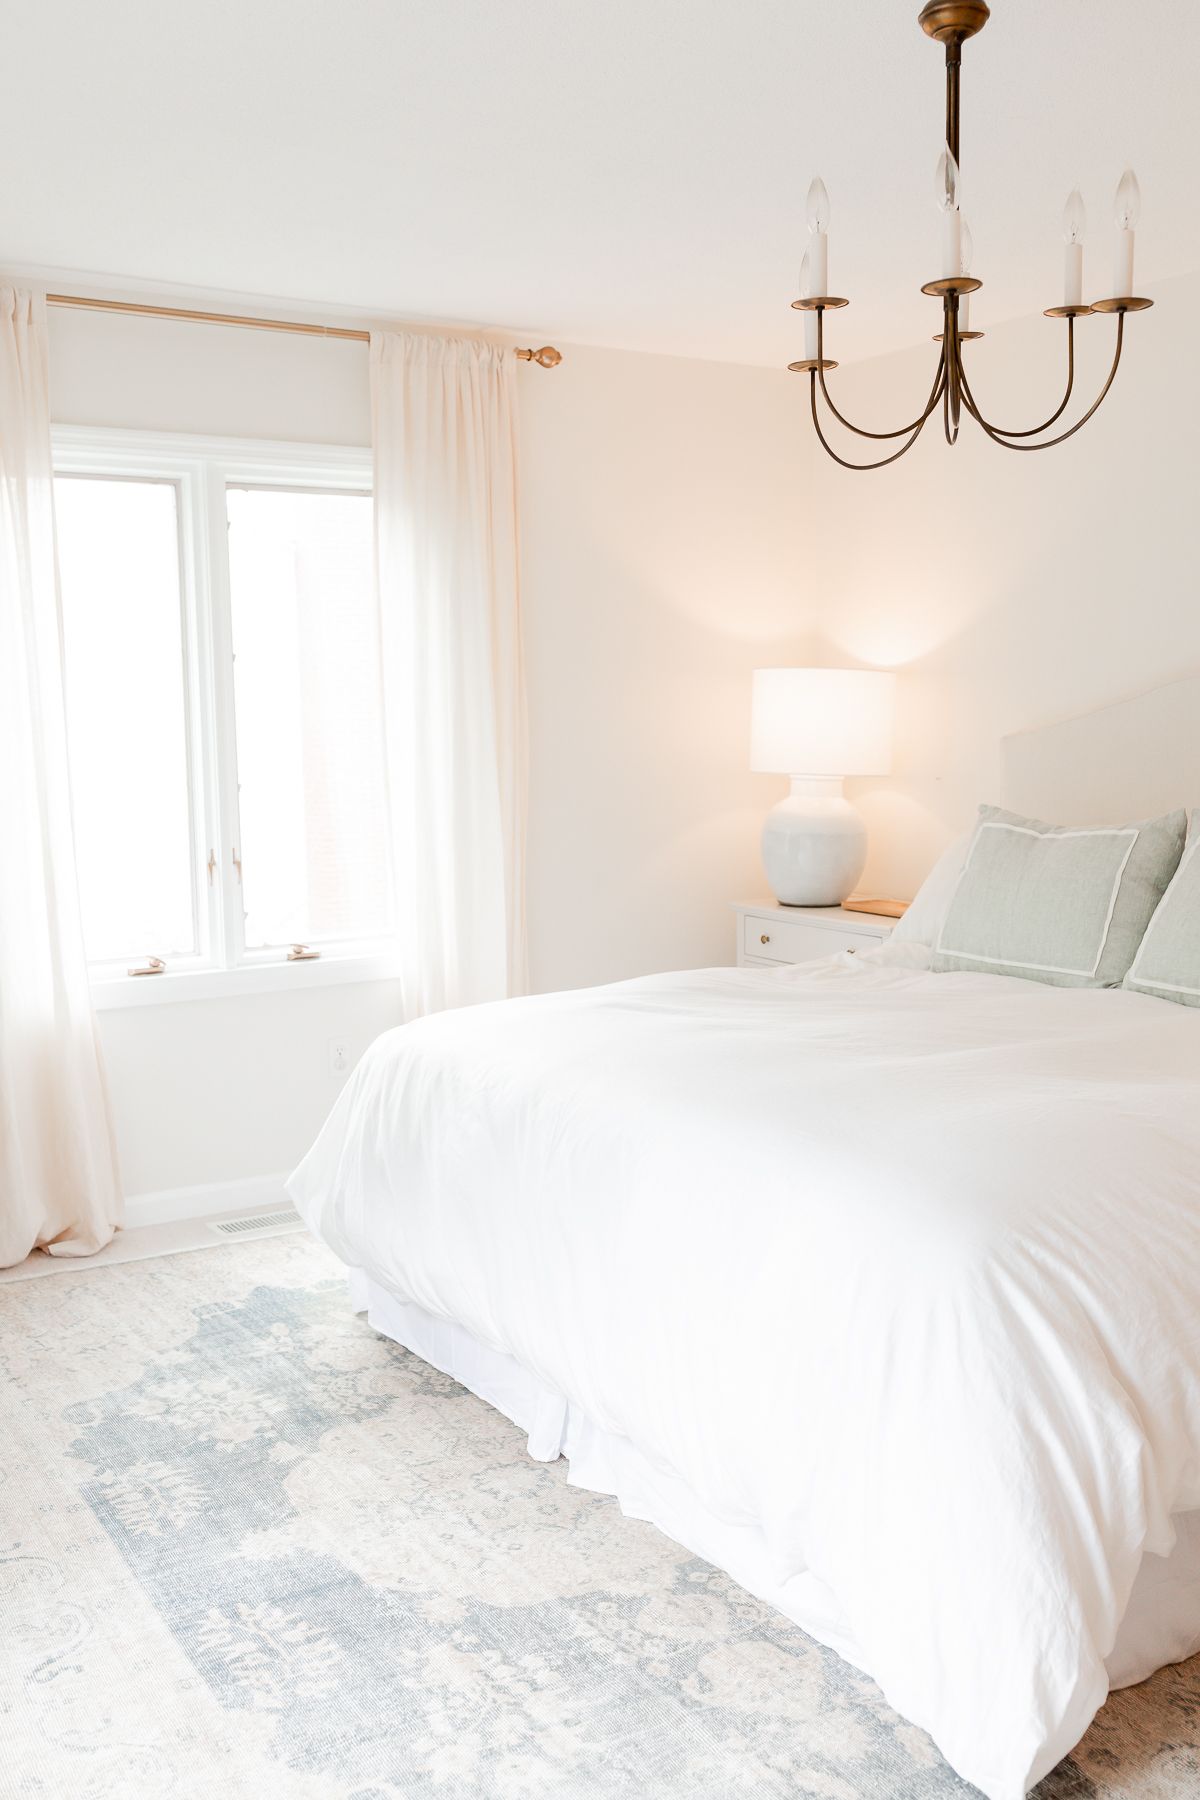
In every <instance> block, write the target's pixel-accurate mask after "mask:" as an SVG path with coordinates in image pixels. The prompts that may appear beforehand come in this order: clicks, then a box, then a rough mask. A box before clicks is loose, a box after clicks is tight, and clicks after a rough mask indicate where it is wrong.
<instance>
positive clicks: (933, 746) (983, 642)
mask: <svg viewBox="0 0 1200 1800" xmlns="http://www.w3.org/2000/svg"><path fill="white" fill-rule="evenodd" d="M1155 294H1156V305H1155V308H1154V310H1153V311H1152V312H1147V313H1142V314H1140V315H1135V316H1133V317H1131V318H1130V319H1129V321H1128V328H1127V332H1126V349H1125V352H1124V355H1123V357H1122V363H1121V368H1120V370H1119V372H1118V375H1117V379H1116V383H1115V385H1114V387H1113V389H1112V392H1111V393H1110V395H1109V397H1108V399H1107V400H1106V401H1105V403H1104V405H1103V407H1102V408H1101V410H1100V411H1099V412H1098V413H1097V415H1096V417H1095V418H1094V419H1093V420H1092V421H1091V423H1090V424H1089V425H1087V426H1085V427H1084V429H1083V430H1082V431H1081V432H1080V433H1079V435H1078V436H1077V437H1075V438H1073V439H1072V440H1071V442H1070V443H1067V444H1063V445H1060V446H1059V447H1058V448H1057V449H1053V450H1047V451H1045V452H1044V453H1039V454H1016V453H1012V452H1009V451H1007V450H1003V449H1000V448H999V447H997V446H995V445H993V444H991V443H990V442H988V441H987V440H986V439H985V438H984V437H983V435H982V433H981V432H980V431H979V430H978V428H977V427H976V426H975V425H974V424H973V422H972V421H970V420H964V423H963V427H962V435H961V438H960V441H959V443H958V445H957V447H956V448H955V449H953V450H950V449H948V448H947V446H946V445H945V443H944V441H943V439H942V436H941V430H940V424H935V422H933V421H931V423H930V426H929V427H927V429H926V432H925V435H924V436H923V437H922V438H921V440H920V441H919V442H918V443H917V445H916V446H914V448H913V450H912V451H911V452H910V454H909V455H908V456H907V457H905V458H904V459H902V460H901V461H900V462H899V463H897V464H896V465H895V466H894V467H892V468H890V469H881V470H878V471H876V472H874V473H871V474H857V475H855V474H848V473H846V472H845V471H844V470H840V469H838V468H836V467H835V466H834V465H833V464H831V463H829V462H828V460H827V459H826V458H824V456H823V455H819V453H818V455H819V460H818V456H814V457H813V459H812V466H811V467H808V466H807V465H806V477H807V499H808V503H809V505H810V507H811V509H812V510H811V517H812V520H813V528H814V550H813V568H814V570H815V571H816V573H817V575H818V586H819V592H820V599H819V614H820V617H819V643H818V647H817V654H818V656H819V658H820V660H822V661H828V662H830V663H836V662H845V661H848V662H862V663H866V664H875V665H878V666H881V667H895V668H898V669H899V670H900V671H901V672H902V675H903V679H902V680H901V681H900V682H899V683H898V693H897V704H898V711H899V718H898V728H897V754H896V768H895V772H894V774H893V776H892V777H891V779H889V780H888V781H886V782H871V783H866V782H860V783H856V784H853V787H852V790H851V791H852V792H853V793H854V797H855V798H856V799H857V801H858V803H859V804H860V805H861V806H862V808H863V810H864V812H865V813H866V814H867V818H868V823H869V825H870V828H871V845H872V854H871V861H870V863H869V865H868V869H867V874H866V877H865V882H866V885H868V886H869V887H871V888H872V889H873V890H874V891H876V892H883V893H896V894H900V895H909V894H911V893H912V892H913V891H914V890H915V887H916V885H917V884H918V883H919V881H920V880H921V878H922V876H923V875H924V874H925V872H926V871H927V869H928V867H929V865H930V863H931V861H932V859H933V857H934V856H935V855H936V853H937V851H938V850H939V849H940V848H941V847H942V845H943V844H944V843H945V842H946V841H947V839H948V838H949V836H950V835H952V834H953V833H954V832H956V831H958V830H960V829H962V828H963V827H965V826H966V824H967V823H968V822H969V820H970V818H971V816H972V815H973V812H974V808H975V806H976V804H977V803H978V802H979V801H980V800H985V799H998V798H999V797H1000V795H999V767H1000V764H999V740H1000V738H1001V737H1002V736H1004V735H1005V734H1007V733H1008V732H1012V731H1019V730H1023V729H1027V728H1029V727H1032V726H1036V725H1042V724H1047V723H1050V722H1052V721H1054V720H1056V719H1061V718H1066V717H1070V716H1072V715H1073V714H1076V713H1080V712H1086V711H1088V710H1089V709H1090V708H1092V707H1095V706H1099V705H1102V704H1104V703H1106V702H1109V701H1112V700H1116V699H1121V698H1124V697H1125V696H1127V695H1131V694H1135V693H1138V692H1141V691H1143V690H1145V689H1147V688H1150V687H1153V686H1154V685H1156V684H1157V683H1159V682H1161V681H1164V680H1168V679H1170V678H1171V677H1173V676H1176V675H1180V674H1184V673H1187V672H1189V671H1192V670H1196V669H1200V605H1197V575H1196V565H1197V530H1196V452H1195V446H1194V442H1193V431H1194V421H1195V412H1196V402H1197V398H1198V397H1200V344H1198V342H1197V336H1196V333H1195V331H1194V329H1193V322H1194V319H1195V316H1196V308H1197V303H1198V302H1200V279H1198V278H1195V277H1191V278H1186V279H1180V280H1177V281H1170V282H1163V283H1160V284H1158V285H1157V286H1156V289H1155ZM985 298H986V290H985V292H984V294H983V295H981V296H980V300H981V301H982V300H983V299H985ZM976 309H977V315H978V316H977V318H976V320H975V321H973V323H976V324H981V325H986V316H985V308H984V307H983V306H982V305H980V304H979V302H976ZM845 318H846V320H847V321H850V320H852V319H853V313H852V312H850V313H847V314H846V315H845ZM834 331H835V334H836V338H837V339H838V340H840V338H841V335H842V334H843V333H844V334H845V336H846V337H847V338H849V337H850V336H851V333H852V325H851V324H850V323H846V324H845V325H843V324H842V323H841V321H840V320H839V321H838V322H837V323H836V324H835V327H834ZM1077 334H1078V340H1079V344H1080V359H1079V360H1080V370H1079V376H1078V384H1077V392H1078V393H1079V395H1080V396H1085V395H1086V396H1087V400H1088V403H1090V399H1091V398H1092V397H1093V395H1094V394H1095V393H1096V392H1098V391H1099V387H1100V385H1101V382H1102V380H1103V376H1104V373H1105V372H1106V369H1107V364H1108V359H1109V357H1110V356H1111V351H1112V344H1113V338H1114V334H1115V321H1113V320H1112V319H1111V318H1099V317H1097V318H1088V319H1083V320H1082V321H1080V323H1079V326H1078V328H1077ZM1064 335H1065V328H1064V327H1063V326H1062V325H1061V324H1052V323H1051V322H1050V321H1048V320H1046V319H1043V318H1041V317H1038V318H1035V319H1027V320H1022V321H1019V322H1017V323H1014V324H1010V325H1002V326H1000V327H999V328H992V327H991V326H987V333H986V336H985V337H984V339H983V340H982V341H981V342H979V343H977V344H974V345H972V346H969V348H968V354H969V356H970V363H969V366H968V378H969V379H970V380H971V382H972V386H973V389H974V391H975V394H976V398H977V399H978V400H979V402H980V404H981V406H982V407H983V408H984V411H985V412H990V413H992V414H993V415H994V416H995V418H996V420H997V422H998V423H1000V424H1002V425H1010V426H1022V425H1025V424H1032V423H1035V422H1036V421H1037V419H1039V418H1044V417H1045V416H1046V415H1047V414H1048V413H1049V412H1050V411H1051V410H1052V408H1053V406H1054V405H1056V404H1057V401H1058V399H1059V398H1060V397H1061V389H1062V383H1063V378H1064V374H1065V346H1064V344H1063V342H1062V339H1063V336H1064ZM932 349H933V346H932V345H926V346H923V347H922V348H921V349H919V350H916V351H909V352H905V353H903V354H901V355H896V356H890V357H885V358H881V359H879V360H877V361H874V362H869V363H862V364H859V365H857V366H853V367H846V366H843V367H842V368H841V369H840V370H839V371H838V373H837V375H836V376H834V377H831V378H830V379H831V384H832V382H833V381H836V382H837V383H838V387H837V389H836V392H835V399H837V401H838V404H839V407H840V408H841V410H842V411H843V412H846V413H847V414H848V416H849V417H851V418H853V419H855V421H856V422H857V423H859V424H861V425H864V426H867V427H869V428H874V429H882V428H885V427H887V426H891V425H893V424H895V423H898V422H900V421H902V420H903V419H905V418H912V417H913V416H914V415H915V414H916V412H917V411H918V409H919V404H920V394H921V390H922V387H923V386H924V387H925V389H926V391H927V390H928V384H929V382H930V381H931V379H932V374H933V360H932V354H931V353H932ZM830 354H832V355H837V347H836V341H835V343H833V344H831V347H830ZM831 392H834V389H833V387H832V385H831ZM1051 396H1053V397H1052V398H1051ZM1039 408H1040V410H1038V409H1039ZM1070 416H1071V417H1075V416H1077V414H1076V412H1075V410H1074V403H1073V406H1072V411H1071V414H1070ZM860 441H861V442H862V443H863V445H864V446H865V440H860ZM839 447H840V440H839ZM869 453H870V447H869V446H866V447H865V451H864V450H859V449H858V448H854V449H852V450H850V451H849V452H848V454H851V455H856V456H858V455H863V454H869ZM1180 801H1181V803H1182V802H1191V803H1193V804H1200V795H1198V794H1181V795H1180Z"/></svg>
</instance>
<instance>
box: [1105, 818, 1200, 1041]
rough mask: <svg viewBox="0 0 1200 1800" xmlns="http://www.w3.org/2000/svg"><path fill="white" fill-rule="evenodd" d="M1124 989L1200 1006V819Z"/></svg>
mask: <svg viewBox="0 0 1200 1800" xmlns="http://www.w3.org/2000/svg"><path fill="white" fill-rule="evenodd" d="M1124 985H1125V986H1126V987H1127V988H1133V989H1134V991H1135V992H1137V993H1142V994H1156V995H1157V996H1158V998H1159V999H1160V1000H1174V1001H1176V1002H1177V1003H1178V1004H1179V1005H1180V1006H1200V813H1193V814H1192V829H1191V831H1190V833H1189V834H1188V841H1187V848H1186V849H1185V851H1184V853H1183V861H1182V862H1181V863H1180V865H1179V867H1178V869H1177V870H1176V871H1175V878H1174V880H1173V881H1172V883H1171V885H1170V887H1169V888H1168V889H1167V891H1166V893H1165V894H1164V895H1163V897H1162V900H1161V902H1160V903H1159V907H1158V911H1157V912H1156V913H1155V915H1154V917H1153V918H1152V919H1151V921H1150V923H1149V925H1148V926H1147V927H1146V935H1145V937H1144V938H1143V939H1142V941H1141V944H1140V945H1139V947H1138V953H1137V955H1136V956H1135V957H1134V959H1133V967H1132V968H1131V969H1130V971H1129V973H1128V975H1126V977H1125V982H1124Z"/></svg>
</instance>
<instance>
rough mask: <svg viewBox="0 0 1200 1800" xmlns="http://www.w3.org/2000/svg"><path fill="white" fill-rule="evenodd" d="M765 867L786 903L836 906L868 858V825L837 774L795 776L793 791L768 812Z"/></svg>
mask: <svg viewBox="0 0 1200 1800" xmlns="http://www.w3.org/2000/svg"><path fill="white" fill-rule="evenodd" d="M762 859H763V867H764V868H765V869H766V872H767V880H768V881H769V882H770V884H771V890H772V892H773V893H774V895H775V898H776V899H777V900H780V901H782V902H783V904H784V905H785V906H837V905H838V903H839V901H842V900H844V899H845V898H846V896H847V894H849V893H852V892H853V890H854V885H855V883H856V882H857V880H858V878H859V876H860V875H861V874H862V872H863V868H864V866H865V864H866V860H867V828H866V826H865V825H864V824H863V822H862V818H861V817H860V815H859V814H858V812H856V810H855V809H854V807H853V806H851V804H850V802H849V801H848V800H847V799H846V797H845V795H844V794H843V793H842V783H841V778H840V777H839V776H837V775H793V776H792V791H791V793H790V794H789V795H788V797H787V799H786V800H781V801H780V802H779V804H778V806H775V807H773V808H772V809H771V811H770V812H769V813H768V814H767V817H766V822H765V823H764V825H763V834H762Z"/></svg>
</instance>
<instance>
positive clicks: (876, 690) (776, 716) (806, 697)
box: [750, 669, 896, 906]
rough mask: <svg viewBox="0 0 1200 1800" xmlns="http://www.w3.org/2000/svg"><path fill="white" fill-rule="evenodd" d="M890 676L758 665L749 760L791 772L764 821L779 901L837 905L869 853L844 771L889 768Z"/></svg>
mask: <svg viewBox="0 0 1200 1800" xmlns="http://www.w3.org/2000/svg"><path fill="white" fill-rule="evenodd" d="M895 685H896V677H895V676H894V675H891V674H886V673H884V672H882V671H879V670H875V669H755V671H754V705H753V716H752V724H751V746H750V767H751V768H752V769H753V770H754V771H755V772H756V773H760V774H771V775H790V776H791V779H792V791H791V793H790V794H788V796H787V797H786V799H783V800H781V801H780V802H779V804H778V805H777V806H775V807H773V808H772V809H771V811H770V812H769V813H768V814H767V817H766V822H765V823H764V825H763V834H762V858H763V867H764V868H765V869H766V872H767V880H768V881H769V882H770V884H771V888H772V891H773V892H774V894H775V897H776V899H777V900H780V901H782V902H783V904H784V905H785V906H836V905H837V904H838V903H839V902H840V901H842V900H844V899H845V898H846V896H847V894H849V893H851V892H852V890H853V888H854V884H855V882H856V881H857V880H858V878H859V876H860V875H861V874H862V872H863V866H864V864H865V863H866V860H867V828H866V826H865V825H864V824H863V821H862V817H861V815H860V814H859V813H858V811H857V810H856V809H855V808H854V807H853V806H851V804H850V802H849V801H848V800H847V799H846V797H845V795H844V794H843V793H842V779H843V777H844V776H846V775H886V774H888V772H889V771H890V769H891V766H892V709H893V696H894V689H895Z"/></svg>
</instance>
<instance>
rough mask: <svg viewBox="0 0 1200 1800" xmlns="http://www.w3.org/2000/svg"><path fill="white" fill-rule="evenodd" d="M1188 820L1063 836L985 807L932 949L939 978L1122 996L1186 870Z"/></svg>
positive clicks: (1167, 818) (1179, 817) (1177, 815)
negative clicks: (963, 976)
mask: <svg viewBox="0 0 1200 1800" xmlns="http://www.w3.org/2000/svg"><path fill="white" fill-rule="evenodd" d="M1186 828H1187V815H1186V814H1185V813H1184V812H1183V811H1179V812H1173V813H1166V814H1164V816H1163V817H1162V818H1161V819H1146V820H1143V821H1142V822H1141V823H1140V824H1137V825H1110V826H1089V827H1082V826H1081V827H1079V828H1078V829H1076V828H1073V827H1065V826H1059V825H1047V824H1045V823H1043V821H1042V820H1040V819H1024V818H1022V817H1021V816H1020V814H1019V813H1010V812H1003V811H1002V810H1001V809H1000V807H998V806H981V807H980V809H979V823H978V825H977V826H976V827H975V835H974V837H973V838H972V839H971V846H970V849H969V850H968V851H967V859H966V862H965V863H964V865H963V872H962V874H961V876H960V877H959V882H958V886H957V888H956V889H955V891H954V899H953V900H952V902H951V904H950V911H949V913H948V914H947V917H946V922H945V924H944V925H943V927H942V930H941V933H940V935H939V937H938V940H937V945H936V947H935V951H934V956H933V961H932V965H931V966H932V967H933V969H934V971H935V972H937V973H944V972H946V971H948V970H954V969H975V970H983V971H987V972H990V973H991V974H993V975H1016V976H1020V977H1022V978H1023V979H1025V980H1027V981H1045V982H1048V983H1050V985H1051V986H1052V987H1117V986H1118V985H1119V984H1120V982H1121V981H1122V979H1123V978H1124V976H1125V974H1126V973H1127V972H1128V969H1129V965H1130V964H1131V963H1132V961H1133V959H1134V957H1135V956H1136V954H1137V950H1138V945H1139V944H1140V943H1141V941H1142V938H1143V936H1144V934H1145V931H1146V927H1147V925H1148V924H1149V923H1150V919H1151V917H1152V915H1153V913H1154V909H1155V907H1156V906H1157V905H1158V903H1159V901H1160V900H1161V898H1162V896H1163V894H1164V892H1165V891H1166V888H1167V885H1168V883H1169V882H1170V880H1171V877H1172V875H1174V873H1175V870H1176V868H1177V867H1178V865H1179V858H1180V855H1181V854H1182V851H1183V841H1184V833H1185V831H1186Z"/></svg>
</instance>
